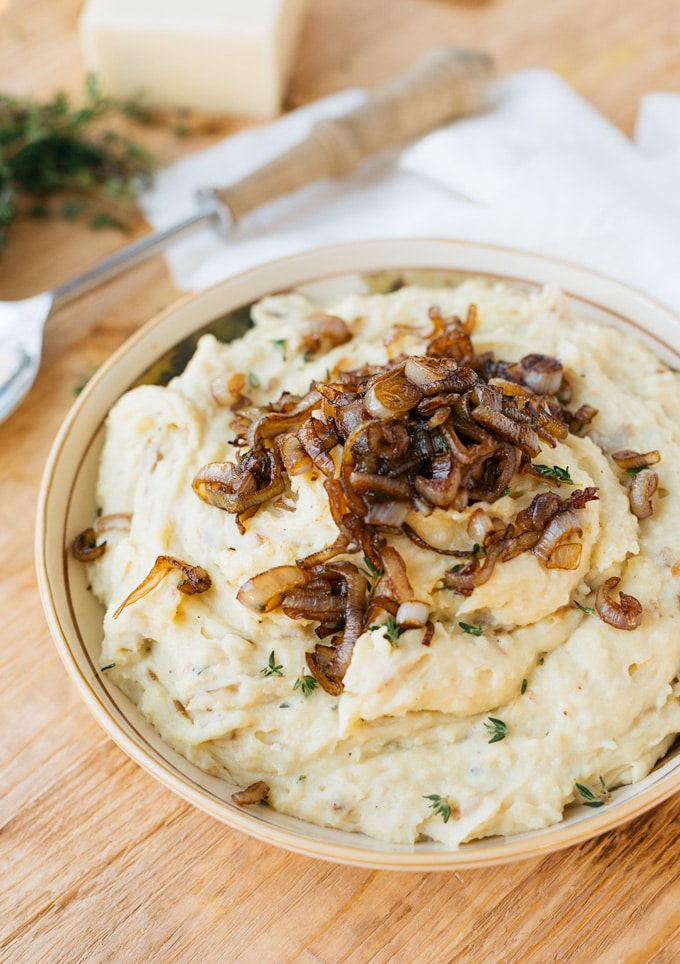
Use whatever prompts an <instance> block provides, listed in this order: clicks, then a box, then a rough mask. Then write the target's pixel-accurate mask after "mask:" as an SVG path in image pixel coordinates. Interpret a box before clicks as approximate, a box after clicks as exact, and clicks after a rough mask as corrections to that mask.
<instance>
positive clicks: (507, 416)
mask: <svg viewBox="0 0 680 964" xmlns="http://www.w3.org/2000/svg"><path fill="white" fill-rule="evenodd" d="M679 362H680V319H678V318H677V316H675V315H674V314H673V313H672V312H670V311H669V310H668V309H666V308H664V307H663V306H662V305H659V304H656V303H655V302H653V301H651V300H650V299H648V298H646V297H645V296H643V295H642V294H640V293H638V292H635V291H631V290H629V289H627V288H625V287H624V286H622V285H620V284H618V283H616V282H614V281H611V280H609V279H606V278H602V277H600V276H598V275H595V274H593V273H591V272H589V271H587V270H584V269H581V268H577V267H575V266H572V265H567V264H564V263H560V262H556V261H553V260H550V259H548V258H544V257H541V256H539V255H533V254H528V253H523V252H516V251H511V250H505V249H500V248H495V247H491V246H485V245H473V244H469V243H463V242H457V241H443V240H433V241H430V240H417V241H414V240H391V241H385V242H364V243H360V244H354V245H341V246H335V247H331V248H325V249H319V250H316V251H313V252H306V253H304V254H300V255H296V256H293V257H290V258H286V259H282V260H280V261H277V262H273V263H270V264H267V265H264V266H261V267H258V268H255V269H251V270H249V271H246V272H244V273H242V274H240V275H238V276H236V277H233V278H230V279H227V280H226V281H224V282H222V283H220V284H218V285H216V286H215V287H213V288H210V289H208V290H206V291H202V292H200V293H198V294H195V295H192V296H190V297H188V298H185V299H184V300H182V301H180V302H179V303H178V304H176V305H174V306H173V307H172V308H170V309H169V310H168V311H166V312H165V313H164V314H163V315H162V316H160V317H159V318H157V319H155V320H154V321H153V322H151V323H150V324H149V325H147V326H146V327H145V328H143V329H142V330H140V331H139V332H138V333H137V334H136V335H135V336H134V337H133V338H131V339H130V340H129V341H128V342H127V344H126V345H125V346H124V347H123V348H122V349H121V350H120V351H119V352H117V353H116V354H115V355H114V356H113V357H112V358H111V359H110V361H109V362H108V363H107V364H106V365H105V366H103V368H102V369H101V370H100V371H99V372H98V373H97V375H96V376H95V377H94V378H93V379H92V381H91V383H90V384H89V385H88V386H87V387H86V388H85V390H84V391H83V392H82V394H81V395H80V397H79V398H78V400H77V401H76V403H75V405H74V407H73V409H72V411H71V413H70V414H69V416H68V418H67V419H66V421H65V423H64V425H63V427H62V429H61V431H60V433H59V436H58V438H57V439H56V440H55V443H54V446H53V450H52V453H51V455H50V458H49V462H48V465H47V467H46V470H45V476H44V480H43V486H42V490H41V497H40V505H39V512H38V527H37V557H38V570H39V576H40V588H41V594H42V598H43V603H44V608H45V612H46V616H47V619H48V622H49V625H50V629H51V632H52V634H53V636H54V640H55V643H56V646H57V648H58V650H59V653H60V656H61V658H62V660H63V662H64V664H65V666H66V669H67V670H68V672H69V674H70V676H71V678H72V679H73V681H74V682H75V684H76V686H77V687H78V688H79V690H80V692H81V694H82V695H83V697H84V699H85V700H86V702H87V704H88V706H89V707H90V709H91V711H92V712H93V714H94V716H95V717H96V719H97V720H98V721H99V723H100V724H101V725H102V726H103V727H104V729H105V730H106V732H107V733H108V734H109V735H110V736H111V737H112V738H113V739H114V740H115V741H116V742H117V743H118V744H119V745H120V746H121V748H122V749H123V750H124V751H125V752H126V753H128V754H129V755H130V756H131V757H132V758H133V759H134V760H135V761H136V762H138V763H139V764H140V765H141V766H143V767H144V768H145V769H147V770H148V771H149V772H150V773H151V774H152V775H153V776H154V777H156V778H157V779H159V780H160V781H161V782H163V783H164V784H165V785H166V786H168V787H170V788H171V789H172V790H174V791H175V792H177V793H178V794H180V795H181V796H182V797H184V798H185V799H186V800H188V801H189V802H191V803H192V804H194V805H196V806H197V807H199V808H201V809H202V810H204V811H206V812H208V813H210V814H212V815H213V816H215V817H216V818H218V819H219V820H221V821H223V822H224V823H226V824H228V825H229V826H231V827H234V828H236V829H239V830H242V831H244V832H246V833H249V834H251V835H254V836H256V837H258V838H260V839H262V840H264V841H266V842H269V843H273V844H275V845H278V846H282V847H285V848H287V849H290V850H293V851H296V852H299V853H302V854H307V855H310V856H316V857H320V858H324V859H327V860H334V861H339V862H345V863H351V864H356V865H361V866H369V867H378V868H389V869H413V870H435V869H454V868H458V867H467V866H481V865H485V864H492V863H500V862H504V861H509V860H514V859H518V858H522V857H528V856H538V855H541V854H544V853H547V852H550V851H552V850H555V849H558V848H561V847H565V846H569V845H572V844H575V843H578V842H579V841H582V840H584V839H587V838H589V837H591V836H593V835H595V834H598V833H601V832H604V831H607V830H610V829H611V828H613V827H615V826H617V825H619V824H620V823H622V822H624V821H626V820H629V819H631V818H632V817H634V816H636V815H639V814H641V813H642V812H644V811H645V810H647V809H649V808H650V807H652V806H654V805H655V804H657V803H659V802H660V801H661V800H663V799H665V798H666V797H667V796H669V795H670V794H672V793H674V792H675V791H676V790H677V789H678V787H679V786H680V756H678V753H677V737H678V734H679V733H680V681H679V678H678V674H679V672H680V632H679V631H678V625H679V622H680V601H679V600H680V596H679V594H680V545H679V544H678V540H677V532H678V530H679V527H680V485H679V484H678V481H677V480H678V465H679V462H680V427H679V425H678V416H677V413H678V411H679V410H680V378H679V377H678V374H677V368H678V367H679V364H678V363H679Z"/></svg>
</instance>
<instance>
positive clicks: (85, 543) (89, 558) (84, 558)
mask: <svg viewBox="0 0 680 964" xmlns="http://www.w3.org/2000/svg"><path fill="white" fill-rule="evenodd" d="M71 552H72V553H73V555H74V557H75V558H76V559H77V560H78V562H94V560H95V559H100V558H101V556H103V555H104V553H105V552H106V542H100V543H99V544H97V533H96V532H95V531H94V529H93V528H92V527H90V528H89V529H83V531H82V532H79V533H78V535H77V536H76V537H75V539H74V540H73V542H72V543H71Z"/></svg>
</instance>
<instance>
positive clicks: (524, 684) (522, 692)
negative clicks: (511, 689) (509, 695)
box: [519, 679, 529, 696]
mask: <svg viewBox="0 0 680 964" xmlns="http://www.w3.org/2000/svg"><path fill="white" fill-rule="evenodd" d="M528 685H529V680H527V679H523V680H522V688H521V689H520V691H519V692H520V695H521V696H524V694H525V693H526V691H527V686H528Z"/></svg>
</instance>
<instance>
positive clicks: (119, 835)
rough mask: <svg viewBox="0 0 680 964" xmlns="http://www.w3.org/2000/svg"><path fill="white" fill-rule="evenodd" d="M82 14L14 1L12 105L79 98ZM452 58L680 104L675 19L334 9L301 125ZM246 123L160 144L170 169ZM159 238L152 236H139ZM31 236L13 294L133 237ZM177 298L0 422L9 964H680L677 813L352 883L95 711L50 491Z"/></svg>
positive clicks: (18, 238)
mask: <svg viewBox="0 0 680 964" xmlns="http://www.w3.org/2000/svg"><path fill="white" fill-rule="evenodd" d="M80 6H81V0H0V90H4V91H12V92H15V93H23V94H26V93H31V94H33V95H35V96H37V97H40V96H46V95H48V94H51V93H52V92H54V90H55V89H56V88H57V87H60V88H62V89H66V90H68V91H71V92H74V93H75V92H78V91H79V90H80V89H81V88H82V81H83V68H82V64H81V61H80V52H79V47H78V41H77V33H76V22H77V16H78V13H79V9H80ZM442 41H448V42H452V43H458V44H461V45H466V46H471V47H478V48H479V47H481V48H484V49H486V50H488V51H489V52H490V53H491V54H492V55H493V56H494V57H495V59H496V62H497V65H498V70H499V73H501V74H504V73H507V72H510V71H512V70H515V69H518V68H523V67H528V66H545V67H548V68H552V69H555V70H558V71H559V72H560V73H561V74H562V75H563V76H564V77H565V78H566V79H567V80H569V81H570V83H572V84H573V86H574V87H575V88H576V89H577V90H578V91H580V92H581V93H582V94H583V95H585V96H586V97H587V98H589V100H590V101H591V102H592V103H593V105H594V106H595V107H596V108H597V109H598V110H600V111H601V112H603V113H604V114H605V115H606V116H607V117H608V118H609V119H610V120H611V121H612V122H613V123H614V124H616V125H618V126H620V127H621V128H622V129H623V130H624V131H625V132H626V133H630V132H631V130H632V127H633V123H634V118H635V113H636V109H637V104H638V101H639V99H640V96H641V95H642V94H643V93H645V92H646V91H649V90H679V89H680V9H679V8H678V0H646V2H645V3H637V4H631V3H629V4H622V3H621V2H620V0H547V2H544V3H536V0H488V2H484V0H448V2H447V0H341V2H340V0H313V2H312V11H311V14H310V18H309V22H308V24H307V27H306V29H305V32H304V35H303V38H302V44H301V48H300V53H299V59H298V63H297V65H296V69H295V73H294V76H293V79H292V83H291V86H290V92H289V97H288V107H294V106H297V105H299V104H302V103H305V102H307V101H310V100H313V99H315V98H317V97H319V96H322V95H324V94H327V93H329V92H331V91H335V90H339V89H342V88H343V87H346V86H351V85H364V86H367V87H371V86H374V85H376V84H378V83H380V82H382V81H384V80H386V79H387V78H388V77H389V76H390V75H391V74H393V73H394V72H395V71H396V70H398V69H401V68H403V67H405V66H406V65H407V64H409V63H411V62H413V61H414V60H415V59H416V58H417V57H419V56H420V55H421V54H423V53H424V52H425V51H426V50H427V49H428V48H429V47H430V46H432V45H433V44H436V43H440V42H442ZM239 126H242V122H240V123H237V122H235V121H233V120H229V119H214V118H196V119H193V120H192V121H191V127H192V131H193V133H192V134H191V136H190V137H188V138H179V137H177V136H176V135H175V134H173V133H172V131H171V130H170V129H169V128H168V127H165V128H157V129H150V130H148V131H145V132H143V134H142V138H143V140H144V142H145V143H146V144H148V146H149V147H150V148H151V149H152V150H153V151H154V152H155V153H156V154H157V156H158V157H159V158H160V159H161V161H162V162H164V163H166V162H170V161H172V160H173V159H175V158H177V157H179V156H181V155H182V154H185V153H188V152H189V151H194V150H198V149H200V148H202V147H204V146H206V145H208V144H210V143H213V142H215V141H216V140H217V139H218V138H220V137H223V136H225V135H226V134H229V133H231V132H233V131H235V130H236V129H238V127H239ZM146 230H147V226H146V225H145V224H144V222H143V221H142V219H141V218H138V219H137V221H136V222H135V223H134V224H133V225H132V226H131V233H132V235H141V234H142V233H144V231H146ZM123 240H125V239H123V238H122V237H121V235H120V234H118V233H116V232H115V231H111V230H107V231H103V232H98V233H92V232H91V231H89V229H87V228H86V227H85V226H83V225H78V224H71V223H67V222H65V221H58V220H55V221H50V222H35V221H30V220H28V219H26V220H22V221H21V222H19V223H18V224H16V225H15V226H14V227H13V228H12V230H11V233H10V237H9V241H8V244H7V247H6V249H5V250H4V251H2V253H1V254H0V298H13V297H21V296H24V295H28V294H31V293H34V292H35V291H37V290H40V289H42V288H43V287H45V286H48V285H50V284H53V283H55V282H58V281H60V280H63V279H65V278H67V277H68V276H70V275H71V274H73V273H75V272H76V271H77V270H80V269H82V268H84V267H86V266H87V265H89V264H91V263H93V262H94V261H96V260H97V259H98V258H100V257H101V256H103V255H105V254H107V253H109V252H110V251H113V250H114V249H115V248H117V247H119V246H120V245H121V243H122V242H123ZM176 295H177V293H176V291H175V290H174V289H173V286H172V284H171V282H170V280H169V278H168V275H167V273H166V270H165V266H164V262H163V261H162V259H160V258H155V259H153V260H152V261H150V262H148V263H147V264H146V265H144V266H142V267H140V268H137V269H135V270H134V271H133V272H132V273H130V274H129V275H127V276H125V277H123V278H121V279H119V280H118V281H116V282H114V283H111V284H110V285H108V286H107V287H106V288H104V289H103V290H101V291H99V292H97V293H95V294H92V295H90V296H88V297H87V298H85V299H84V300H82V301H81V302H79V303H77V304H74V305H72V306H70V307H69V308H67V309H64V310H63V311H62V312H61V313H60V314H59V315H58V316H57V317H55V319H54V320H53V321H52V322H51V323H50V325H49V326H48V333H47V340H46V346H45V355H44V364H43V367H42V370H41V372H40V374H39V377H38V380H37V382H36V385H35V387H34V390H33V392H32V394H31V396H30V398H29V399H28V401H27V402H26V403H25V404H24V405H23V407H22V408H20V409H19V410H18V411H17V412H16V413H15V414H14V415H13V416H12V417H11V418H10V419H9V420H8V421H7V422H5V423H3V424H0V452H1V455H0V486H1V494H2V498H0V554H1V560H2V565H1V569H0V572H1V573H2V575H1V578H0V642H1V645H0V693H1V699H0V773H1V777H0V960H2V961H3V962H4V961H8V962H12V964H14V962H76V961H88V962H89V961H93V962H109V961H115V962H118V961H120V962H125V964H127V962H137V961H140V962H142V961H143V962H156V961H162V962H176V961H182V962H184V961H186V962H213V961H215V962H222V961H225V962H232V961H234V962H237V961H238V962H241V961H243V962H251V961H252V962H258V964H259V962H265V964H268V962H276V964H278V962H287V961H302V962H312V961H314V962H329V964H330V962H340V961H357V962H364V961H371V962H374V961H375V962H392V961H396V962H413V961H418V962H420V961H423V962H447V961H464V962H468V961H471V962H478V961H479V962H487V961H488V962H498V961H503V962H505V961H508V962H520V961H521V962H547V961H560V962H563V961H565V962H566V961H588V962H593V961H604V962H610V961H611V962H614V961H621V962H627V964H632V962H642V961H658V962H672V961H676V960H679V959H680V876H679V874H678V870H677V869H676V865H675V861H676V860H678V859H679V858H680V847H679V846H678V824H677V823H676V821H678V820H679V819H680V797H676V798H674V799H671V800H670V801H668V802H666V803H665V804H664V805H662V806H660V807H658V808H656V809H655V810H653V811H652V812H650V813H649V814H648V815H647V816H645V817H644V818H641V819H638V820H636V821H635V822H634V823H631V824H629V825H627V826H625V827H623V828H621V829H619V830H617V831H616V832H614V833H610V834H608V835H605V836H603V837H600V838H598V839H595V840H592V841H590V842H589V843H586V844H583V845H582V846H579V847H577V848H573V849H570V850H567V851H564V852H561V853H558V854H555V855H553V856H550V857H547V858H545V859H541V860H530V861H525V862H520V863H517V864H513V865H509V866H504V867H498V868H492V869H480V870H474V871H470V870H467V871H460V872H457V873H437V874H422V873H413V874H411V873H405V874H404V873H388V872H382V871H376V872H372V871H367V870H361V869H355V868H349V867H343V866H333V865H329V864H325V863H322V862H318V861H314V860H311V859H307V858H303V857H298V856H294V855H290V854H287V853H285V852H283V851H280V850H277V849H274V848H271V847H266V846H264V845H262V844H260V843H258V842H256V841H254V840H251V839H250V838H248V837H245V836H242V835H240V834H237V833H235V832H233V831H231V830H229V829H227V828H225V827H223V826H222V825H221V824H219V823H216V822H215V821H214V820H212V819H211V818H208V817H206V816H204V815H202V814H201V813H199V812H198V811H196V810H194V809H193V808H191V807H190V806H189V805H188V804H185V803H184V802H183V801H181V800H180V799H179V798H177V797H175V796H174V795H173V794H172V793H171V792H170V791H168V790H166V789H165V788H163V787H162V786H160V785H159V784H157V783H156V782H154V781H153V780H152V779H151V777H149V776H147V775H146V773H144V772H143V771H142V770H141V769H139V767H137V766H136V765H135V764H133V763H132V762H130V761H129V760H128V758H127V757H126V756H125V755H124V754H123V753H122V752H121V751H120V750H119V749H118V748H117V747H116V746H115V745H114V744H112V743H111V741H110V740H109V739H108V738H107V737H106V736H105V735H104V734H103V732H102V731H101V730H100V729H99V727H98V726H97V724H96V723H95V721H94V720H93V719H92V717H91V716H90V714H89V712H88V711H87V710H86V709H85V707H84V706H83V705H81V702H80V699H79V697H78V696H77V694H76V692H75V690H74V688H73V686H72V685H71V683H70V681H69V679H68V677H67V675H66V673H65V671H64V669H63V668H62V666H61V664H60V662H59V659H58V657H57V655H56V652H55V649H54V647H53V646H52V643H51V641H50V638H49V634H48V630H47V626H46V624H45V621H44V618H43V616H42V612H41V607H40V602H39V598H38V592H37V588H36V578H35V574H34V564H33V524H34V513H35V503H36V497H37V491H38V486H39V481H40V475H41V472H42V468H43V465H44V462H45V459H46V456H47V452H48V449H49V446H50V443H51V440H52V438H53V436H54V434H55V432H56V430H57V427H58V425H59V423H60V421H61V420H62V418H63V417H64V415H65V413H66V411H67V410H68V408H69V406H70V404H71V402H72V400H73V396H74V392H75V391H76V389H77V387H78V386H79V385H80V384H82V382H83V381H84V380H85V379H87V377H89V375H91V373H92V372H93V371H94V370H95V369H96V368H97V366H98V365H99V364H100V363H101V362H102V361H103V360H104V359H105V358H106V357H107V356H108V355H109V354H110V352H111V351H112V350H113V349H114V348H116V347H117V346H118V345H119V344H120V343H121V342H122V341H123V340H124V339H125V338H126V336H128V335H129V334H130V333H131V332H132V331H134V330H135V329H136V328H137V326H138V325H139V324H140V323H141V322H143V321H144V320H146V319H147V318H149V317H150V316H152V315H153V314H154V313H155V312H156V311H158V310H159V309H160V308H162V307H163V306H164V305H166V304H168V303H169V302H171V301H172V300H174V298H175V297H176Z"/></svg>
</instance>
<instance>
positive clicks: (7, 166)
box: [0, 75, 155, 245]
mask: <svg viewBox="0 0 680 964" xmlns="http://www.w3.org/2000/svg"><path fill="white" fill-rule="evenodd" d="M113 118H131V119H133V120H136V121H138V122H142V123H147V122H148V121H149V120H150V117H149V115H148V114H146V113H145V111H144V110H143V109H142V108H141V107H140V105H139V104H138V103H137V102H135V101H129V102H122V101H117V100H112V99H111V98H108V97H105V96H104V95H103V94H102V93H101V91H100V90H99V87H98V85H97V82H96V79H95V77H94V76H93V75H90V76H88V78H87V82H86V90H85V103H84V104H83V106H81V107H72V106H71V104H70V102H69V99H68V97H67V96H66V94H64V93H61V92H60V93H57V94H55V95H54V97H52V99H51V100H49V101H47V102H45V103H39V102H37V101H35V100H33V99H30V98H17V97H12V96H9V95H6V94H0V245H2V244H3V243H4V241H5V235H6V231H7V227H8V225H9V224H10V223H11V221H12V220H13V218H14V217H15V216H16V214H17V211H18V208H19V206H20V205H21V207H22V209H23V208H24V207H26V208H27V210H28V213H29V214H30V215H32V216H34V217H45V216H47V215H49V214H50V213H53V211H52V210H51V209H50V208H49V207H48V203H47V202H48V199H50V198H52V197H53V196H54V195H59V199H60V202H61V203H60V207H59V209H58V212H56V213H60V214H61V216H62V217H65V218H68V219H74V218H76V217H78V216H80V215H81V214H87V215H88V216H89V221H90V225H91V226H92V227H94V228H99V227H106V226H111V227H118V228H123V227H125V223H126V220H127V217H128V215H129V214H130V212H131V211H132V209H133V206H134V202H135V199H136V197H137V195H138V193H139V191H140V190H141V189H142V188H143V187H146V186H147V185H148V184H149V183H150V181H151V178H152V174H153V170H154V167H155V161H154V159H153V158H152V156H151V155H150V154H149V153H148V152H147V151H146V150H144V148H142V147H140V146H139V145H138V144H135V143H134V142H133V141H131V140H130V139H128V138H127V137H126V136H124V135H123V134H121V133H119V132H117V131H114V130H110V129H107V128H106V127H105V126H104V124H103V122H104V121H109V120H111V119H113ZM24 202H25V203H24Z"/></svg>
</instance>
